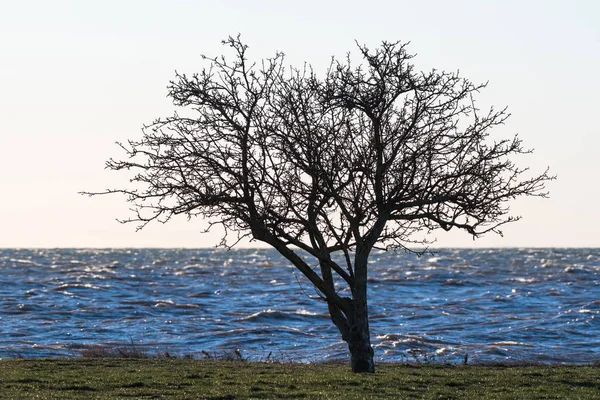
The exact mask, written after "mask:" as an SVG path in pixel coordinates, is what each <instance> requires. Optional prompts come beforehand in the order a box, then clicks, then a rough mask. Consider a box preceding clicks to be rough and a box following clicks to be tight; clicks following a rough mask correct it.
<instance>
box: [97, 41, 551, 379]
mask: <svg viewBox="0 0 600 400" xmlns="http://www.w3.org/2000/svg"><path fill="white" fill-rule="evenodd" d="M223 43H224V44H225V45H226V46H228V47H229V48H230V49H231V50H232V51H233V54H234V58H233V60H232V61H229V60H228V59H226V58H225V57H223V56H221V57H217V58H207V57H205V58H207V60H208V61H209V63H210V66H209V67H208V68H206V69H204V70H203V71H202V72H200V73H198V74H194V75H192V76H187V75H185V74H176V79H175V80H174V81H172V82H171V83H170V85H169V96H170V97H171V98H172V99H173V101H174V104H175V105H176V106H179V107H180V109H181V113H180V114H177V113H176V114H175V115H174V116H172V117H169V118H166V119H158V120H156V121H155V122H154V123H152V124H151V125H149V126H145V127H144V130H143V137H142V138H141V139H140V140H139V141H129V142H128V144H126V145H121V147H122V148H123V149H124V150H125V152H126V154H127V156H128V157H126V158H125V159H124V160H114V159H111V160H109V161H108V162H107V168H109V169H112V170H133V171H135V175H134V176H133V178H132V180H131V187H130V188H127V189H111V190H107V191H106V192H102V193H101V194H106V193H122V194H125V195H127V200H128V201H129V202H130V203H132V205H133V207H132V210H133V212H134V214H133V216H132V217H131V218H130V219H127V220H126V221H123V222H138V223H139V224H140V225H139V227H140V228H142V227H143V226H145V225H146V224H147V223H149V222H151V221H155V220H156V221H161V222H165V221H168V220H169V219H170V218H171V217H172V216H173V215H176V214H184V215H187V216H188V217H194V216H201V217H203V218H206V219H208V220H209V221H210V224H211V226H213V225H214V224H219V225H221V226H223V227H224V228H225V232H226V235H227V233H231V232H236V233H237V235H236V239H237V240H239V239H242V238H245V237H248V238H252V239H254V240H258V241H261V242H264V243H268V244H269V245H271V246H272V247H274V248H275V249H277V251H278V252H279V253H281V255H283V256H284V257H285V258H286V259H287V260H289V262H291V263H292V264H293V265H294V266H295V267H296V268H297V269H298V270H299V271H301V272H302V273H303V274H304V276H305V277H306V278H308V280H309V281H310V282H311V283H312V284H313V285H314V286H315V288H316V289H317V291H318V293H319V294H320V296H321V298H322V299H323V300H324V301H325V302H326V303H327V306H328V309H329V313H330V315H331V319H332V321H333V323H334V324H335V326H336V327H337V328H338V329H339V331H340V333H341V336H342V338H343V340H345V341H346V342H347V343H348V346H349V350H350V355H351V364H352V370H353V371H354V372H373V371H374V362H373V349H372V347H371V343H370V332H369V318H368V306H367V273H368V260H369V254H370V253H371V251H372V250H373V249H376V248H377V249H385V250H391V249H403V250H406V251H412V250H411V248H416V247H414V246H416V245H419V244H426V243H427V241H426V238H427V236H425V238H418V237H416V236H415V235H416V234H418V233H429V232H431V231H434V230H436V229H440V228H441V229H443V230H446V231H448V230H451V229H453V228H457V229H462V230H465V231H467V232H468V233H469V234H471V235H473V236H474V237H478V236H480V235H482V234H484V233H486V232H496V233H501V232H500V231H499V227H500V226H501V225H503V224H505V223H508V222H512V221H516V220H518V219H519V217H514V216H511V215H509V209H508V206H507V203H508V201H509V200H511V199H514V198H516V197H519V196H523V195H525V196H541V197H545V196H546V192H545V191H544V190H545V189H544V184H545V182H546V181H548V180H549V179H552V177H550V176H549V175H548V174H547V171H546V172H544V173H542V174H541V175H533V176H527V175H528V173H527V168H519V167H518V166H516V165H515V164H514V163H513V162H512V161H511V159H510V158H511V157H512V156H515V155H519V154H522V153H528V152H529V150H524V149H523V148H522V146H521V141H520V140H519V139H518V138H517V137H514V138H512V139H510V140H497V141H491V140H490V139H489V135H490V131H491V130H492V128H494V127H496V126H498V125H501V124H503V123H504V121H505V120H506V118H507V117H508V114H507V112H506V110H505V109H502V110H499V111H497V110H495V109H493V108H492V109H490V110H489V111H487V112H481V111H480V110H478V109H477V108H476V105H475V100H474V95H476V94H477V92H479V91H480V90H481V89H482V88H484V87H485V84H484V85H475V84H473V83H471V82H469V81H468V80H466V79H464V78H461V77H459V75H458V73H446V72H440V71H436V70H433V71H431V72H426V73H424V72H418V71H416V70H415V69H414V67H413V65H412V64H411V59H412V58H413V56H412V55H411V54H409V53H407V51H406V45H405V44H402V43H399V42H398V43H388V42H383V43H382V45H381V47H379V48H377V49H375V50H370V49H368V48H367V47H365V46H361V45H359V46H358V50H359V52H360V55H361V56H362V59H363V63H364V64H363V65H360V66H356V67H354V66H353V65H352V63H351V59H350V56H348V57H347V58H346V59H345V60H343V61H337V60H335V59H334V60H332V62H331V64H330V67H329V69H328V70H327V71H326V73H325V75H324V77H322V78H320V77H319V76H318V75H317V74H315V73H314V72H313V70H312V68H310V67H305V68H303V69H293V68H291V69H290V68H286V67H285V66H284V64H283V62H284V56H283V54H282V53H277V54H276V55H275V56H274V57H273V58H270V59H266V60H263V61H262V62H258V63H251V62H250V61H248V59H247V46H246V45H244V44H243V43H242V42H241V40H240V38H239V36H238V37H237V38H232V37H230V38H229V39H228V40H225V41H224V42H223ZM94 194H100V193H94ZM236 243H237V242H236ZM343 288H348V289H349V293H351V295H350V296H349V297H346V296H344V295H342V294H340V290H341V289H343Z"/></svg>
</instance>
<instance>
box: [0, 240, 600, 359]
mask: <svg viewBox="0 0 600 400" xmlns="http://www.w3.org/2000/svg"><path fill="white" fill-rule="evenodd" d="M369 274H370V281H369V285H370V286H369V301H370V314H371V331H372V332H371V335H372V339H373V344H374V348H375V355H376V358H377V359H378V360H380V361H414V360H420V361H442V362H443V361H449V362H458V361H460V360H462V359H463V358H464V356H465V355H467V354H468V356H469V360H470V361H471V362H497V361H502V362H505V361H533V362H544V363H591V362H598V361H600V249H489V250H469V249H460V250H459V249H446V250H437V251H436V253H435V254H432V255H426V256H423V257H421V258H417V257H416V256H414V255H409V254H404V253H384V252H381V253H377V252H376V253H374V254H373V255H372V257H371V260H370V271H369ZM312 297H316V293H315V291H314V290H313V289H312V288H311V286H310V284H309V283H308V282H307V281H306V280H305V279H304V278H303V277H302V276H301V275H300V274H299V273H298V272H295V270H294V269H293V268H292V267H290V266H289V264H288V263H287V262H286V261H285V260H284V259H283V258H281V257H280V256H278V254H277V253H276V252H274V251H273V250H268V249H261V250H254V249H250V250H246V249H244V250H232V251H225V250H213V249H200V250H181V249H180V250H177V249H168V250H161V249H131V250H108V249H107V250H98V249H87V250H73V249H56V250H20V249H0V358H1V357H17V356H22V357H59V356H60V357H62V356H77V355H78V354H80V352H81V350H82V349H85V348H89V347H93V346H96V345H113V346H119V345H122V344H124V343H126V342H130V341H131V340H132V341H133V342H134V343H135V345H136V346H139V348H142V349H144V350H145V351H147V352H149V353H152V352H169V353H170V354H176V355H181V356H184V355H191V356H199V357H201V356H202V351H207V352H209V353H214V352H216V353H222V352H227V351H232V350H235V349H240V351H241V353H242V355H243V356H244V357H247V358H249V359H254V360H260V359H265V358H266V357H267V356H268V355H269V353H271V358H280V359H283V360H296V361H302V362H306V361H310V362H319V361H327V360H334V359H335V360H337V359H346V358H347V347H346V345H345V343H344V342H343V341H341V338H340V336H339V334H338V332H337V330H336V329H335V328H334V327H333V325H332V323H331V322H330V320H329V317H328V314H327V310H326V307H325V304H323V303H322V302H320V301H319V300H315V299H313V298H312Z"/></svg>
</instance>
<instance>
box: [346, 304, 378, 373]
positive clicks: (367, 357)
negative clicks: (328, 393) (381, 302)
mask: <svg viewBox="0 0 600 400" xmlns="http://www.w3.org/2000/svg"><path fill="white" fill-rule="evenodd" d="M365 300H366V299H365ZM354 309H355V312H356V311H359V309H360V311H359V313H358V315H356V314H355V315H354V321H353V322H354V324H353V325H352V327H351V328H350V333H349V337H348V349H349V350H350V360H351V363H352V372H375V362H374V361H373V347H371V335H370V332H369V320H368V313H367V304H366V301H365V302H364V303H363V304H355V307H354Z"/></svg>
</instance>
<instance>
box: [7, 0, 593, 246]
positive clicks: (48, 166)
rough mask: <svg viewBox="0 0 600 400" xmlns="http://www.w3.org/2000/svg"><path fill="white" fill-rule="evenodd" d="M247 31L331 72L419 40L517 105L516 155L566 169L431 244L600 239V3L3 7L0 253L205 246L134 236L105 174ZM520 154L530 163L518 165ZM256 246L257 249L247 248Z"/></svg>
mask: <svg viewBox="0 0 600 400" xmlns="http://www.w3.org/2000/svg"><path fill="white" fill-rule="evenodd" d="M237 33H241V34H242V38H243V40H244V41H245V42H246V43H247V44H249V45H250V57H254V58H256V59H257V60H258V59H261V58H264V57H268V56H271V55H272V54H273V53H274V52H275V51H276V50H282V51H284V52H285V53H286V55H287V60H288V62H289V63H290V64H294V65H297V66H299V65H301V63H302V62H304V61H307V62H309V63H311V64H313V66H315V68H316V69H317V71H319V70H321V71H323V70H324V67H325V66H326V65H327V63H328V61H329V59H330V57H331V56H332V55H336V56H340V57H343V56H344V55H345V53H346V52H347V51H352V50H354V48H355V47H354V46H355V45H354V40H355V39H356V40H358V41H359V42H360V43H364V44H367V45H369V46H371V47H374V46H376V45H377V44H378V43H380V42H381V41H383V40H387V41H396V40H401V41H410V42H411V45H410V47H409V50H410V51H411V52H414V53H417V54H418V56H417V58H416V59H415V60H414V61H415V64H416V65H417V67H419V68H421V69H425V70H429V69H431V68H437V69H443V70H450V71H455V70H457V69H460V71H461V74H462V75H463V76H464V77H467V78H469V79H471V80H472V81H475V82H485V81H489V86H488V88H487V89H486V90H485V92H483V93H482V95H481V97H480V101H481V104H482V105H484V104H488V105H491V104H495V105H498V106H505V105H508V106H509V111H510V112H511V113H512V117H511V119H510V120H509V122H508V123H507V125H506V126H505V127H503V128H502V129H503V131H502V132H498V134H499V135H506V134H511V133H519V134H520V136H521V138H522V139H523V141H524V145H525V147H532V148H535V150H536V151H535V153H534V154H533V155H532V156H530V157H527V158H524V159H523V160H522V162H523V163H524V164H529V165H530V166H531V167H532V169H533V170H534V171H535V172H542V171H543V169H544V168H545V167H546V166H550V167H551V171H552V172H553V173H554V174H556V175H558V180H557V181H554V182H552V183H550V184H549V185H548V189H549V190H550V194H551V197H550V199H546V200H544V199H538V198H533V199H524V200H518V201H516V202H514V203H513V207H512V209H513V210H514V213H515V214H517V215H522V216H523V220H522V221H520V222H517V223H516V224H513V225H510V226H507V227H506V228H505V229H504V232H505V235H504V237H499V236H494V235H492V236H489V237H486V238H483V239H479V240H477V241H473V240H472V239H471V237H470V236H469V235H467V234H465V233H462V232H457V233H451V234H446V235H442V234H440V235H438V242H437V245H438V246H460V247H498V246H517V247H528V246H536V247H548V246H559V247H572V246H574V247H599V246H600V211H599V208H600V185H599V183H598V182H600V179H599V176H600V157H599V155H598V152H599V150H600V122H599V120H598V118H599V116H600V100H599V97H598V94H599V93H600V72H599V71H600V1H596V0H589V1H583V0H579V1H578V0H570V1H541V0H540V1H534V0H528V1H523V0H515V1H513V0H502V1H500V0H498V1H492V0H489V1H484V0H479V1H446V0H439V1H414V0H411V1H405V0H401V1H377V0H371V1H368V2H367V1H360V2H359V1H349V0H346V1H323V0H320V1H312V0H305V1H302V2H301V1H260V0H256V1H241V0H240V1H214V0H213V1H202V0H197V1H192V0H187V1H184V0H171V1H167V0H162V1H159V0H119V1H115V0H104V1H81V0H73V1H66V0H53V1H46V0H38V1H28V0H19V1H16V0H0V121H1V122H0V247H130V246H131V247H208V246H214V245H215V244H216V243H217V242H218V239H219V237H220V235H219V233H218V232H216V233H213V234H201V231H202V229H203V228H204V227H205V223H204V222H203V221H202V220H200V219H197V220H192V221H189V222H188V221H186V220H185V218H182V219H181V220H174V221H172V222H170V223H169V224H167V225H154V226H149V227H147V228H146V229H145V230H143V231H141V232H137V233H136V232H135V229H134V228H135V227H134V226H133V225H120V224H119V223H117V222H116V220H115V218H116V217H126V216H127V215H128V204H127V203H126V202H125V201H124V199H123V198H120V197H106V196H104V197H95V198H88V197H85V196H81V195H78V194H77V192H78V191H82V190H89V191H94V190H102V189H105V188H108V187H118V186H120V185H121V184H122V183H123V182H126V177H125V176H123V175H120V174H119V173H115V172H111V171H106V170H104V161H105V160H106V159H107V158H109V157H116V158H118V157H120V156H121V155H122V153H121V152H120V151H119V148H117V146H116V145H115V141H125V140H127V139H128V138H136V137H139V135H140V134H141V132H140V128H141V126H142V124H143V123H148V122H151V121H152V120H153V119H155V118H157V117H160V116H168V115H171V114H172V112H173V111H174V108H173V106H172V105H171V103H170V101H169V100H168V99H167V98H166V94H167V90H166V85H167V83H168V81H169V80H170V79H172V78H173V76H174V71H175V70H177V71H180V72H186V73H193V72H195V71H199V70H200V69H201V67H202V66H203V65H204V64H202V60H201V58H200V54H207V55H218V54H221V53H222V47H221V45H220V41H221V39H224V38H226V37H227V36H228V35H235V34H237ZM518 161H521V160H518ZM251 245H252V244H250V246H251Z"/></svg>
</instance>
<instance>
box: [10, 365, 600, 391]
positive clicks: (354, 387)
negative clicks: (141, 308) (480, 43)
mask: <svg viewBox="0 0 600 400" xmlns="http://www.w3.org/2000/svg"><path fill="white" fill-rule="evenodd" d="M0 398H1V399H33V398H36V399H116V398H140V399H141V398H145V399H150V398H153V399H167V398H168V399H215V400H216V399H272V398H285V399H363V398H369V399H598V398H600V368H599V367H598V366H498V365H496V366H464V365H460V366H454V365H435V364H418V365H409V364H381V365H379V367H378V369H377V371H376V373H375V374H352V373H351V371H350V369H349V367H348V366H346V365H338V364H309V365H307V364H291V363H252V362H244V361H221V360H210V359H205V360H193V359H181V358H160V359H158V358H141V359H136V358H74V359H9V360H0Z"/></svg>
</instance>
